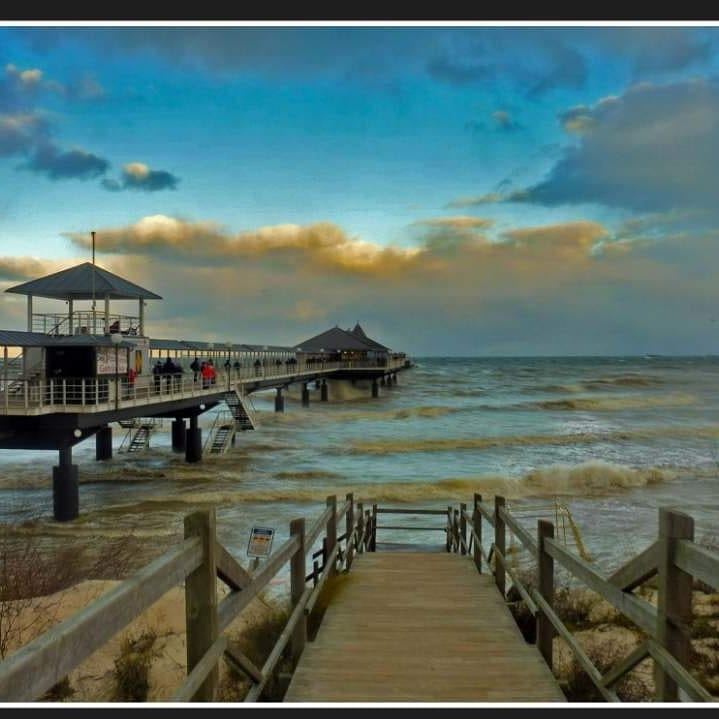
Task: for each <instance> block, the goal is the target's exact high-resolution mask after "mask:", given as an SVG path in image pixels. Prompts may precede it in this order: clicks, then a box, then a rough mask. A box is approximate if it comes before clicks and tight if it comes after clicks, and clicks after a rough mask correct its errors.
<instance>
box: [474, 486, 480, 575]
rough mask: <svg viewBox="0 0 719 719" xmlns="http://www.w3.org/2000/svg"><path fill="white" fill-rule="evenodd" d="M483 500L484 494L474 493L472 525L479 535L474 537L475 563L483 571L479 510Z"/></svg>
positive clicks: (478, 569)
mask: <svg viewBox="0 0 719 719" xmlns="http://www.w3.org/2000/svg"><path fill="white" fill-rule="evenodd" d="M481 501H482V495H481V494H476V493H475V495H474V513H473V514H472V526H473V528H474V533H475V534H476V535H477V536H476V537H475V538H474V564H475V566H476V567H477V571H478V572H479V573H480V574H481V573H482V552H481V550H480V545H481V544H482V514H481V512H480V511H479V503H480V502H481Z"/></svg>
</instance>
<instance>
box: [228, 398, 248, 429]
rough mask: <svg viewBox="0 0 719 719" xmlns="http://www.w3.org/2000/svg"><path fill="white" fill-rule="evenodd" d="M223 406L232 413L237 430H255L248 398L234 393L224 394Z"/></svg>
mask: <svg viewBox="0 0 719 719" xmlns="http://www.w3.org/2000/svg"><path fill="white" fill-rule="evenodd" d="M225 404H226V405H227V406H228V407H229V409H230V412H232V416H233V417H234V419H235V426H236V427H237V429H239V430H240V431H242V432H244V431H247V430H249V429H254V428H255V420H254V411H253V410H252V408H251V404H250V398H249V397H245V396H241V395H239V394H237V392H236V391H232V392H225Z"/></svg>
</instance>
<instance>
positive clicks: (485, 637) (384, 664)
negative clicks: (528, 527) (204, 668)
mask: <svg viewBox="0 0 719 719" xmlns="http://www.w3.org/2000/svg"><path fill="white" fill-rule="evenodd" d="M285 701H286V702H392V701H402V702H563V701H565V698H564V695H563V693H562V691H561V689H560V688H559V685H558V684H557V682H556V680H555V679H554V677H553V675H552V673H551V671H550V670H549V668H548V667H547V665H546V664H545V663H544V661H543V659H542V657H541V655H540V654H539V652H538V650H537V649H536V647H534V646H532V645H529V644H527V643H526V642H525V641H524V638H523V637H522V635H521V633H520V631H519V628H518V627H517V625H516V623H515V622H514V619H513V618H512V615H511V613H510V612H509V610H508V609H507V607H506V606H505V604H504V602H503V601H502V598H501V596H500V594H499V592H498V591H497V588H496V586H495V584H494V579H493V577H492V576H491V575H480V574H478V573H477V570H476V568H475V567H474V564H473V563H472V561H471V560H470V559H469V558H467V557H462V556H461V555H457V554H448V553H446V552H445V553H428V552H422V553H420V552H388V553H383V552H376V553H375V552H369V553H365V554H362V555H359V556H357V557H356V558H355V562H354V564H353V565H352V571H351V572H350V573H349V574H347V575H346V576H343V577H342V578H341V581H340V582H339V583H338V588H337V592H336V594H335V595H333V597H332V601H331V603H330V605H329V607H328V608H327V611H326V613H325V616H324V618H323V620H322V623H321V625H320V629H319V631H318V633H317V637H316V638H315V641H314V642H308V643H307V645H306V646H305V650H304V652H303V654H302V656H301V658H300V661H299V664H298V665H297V668H296V669H295V672H294V675H293V677H292V681H291V683H290V685H289V688H288V690H287V693H286V695H285Z"/></svg>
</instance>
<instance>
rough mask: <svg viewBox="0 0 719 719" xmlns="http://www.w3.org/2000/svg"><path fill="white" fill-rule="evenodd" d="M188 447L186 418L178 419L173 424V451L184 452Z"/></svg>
mask: <svg viewBox="0 0 719 719" xmlns="http://www.w3.org/2000/svg"><path fill="white" fill-rule="evenodd" d="M186 447H187V427H186V426H185V419H184V417H176V418H175V420H174V421H173V423H172V451H173V452H184V451H185V448H186Z"/></svg>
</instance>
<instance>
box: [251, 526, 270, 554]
mask: <svg viewBox="0 0 719 719" xmlns="http://www.w3.org/2000/svg"><path fill="white" fill-rule="evenodd" d="M274 536H275V530H274V529H272V527H252V531H251V532H250V543H249V545H248V547H247V556H248V557H269V556H270V550H271V549H272V540H273V539H274Z"/></svg>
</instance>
